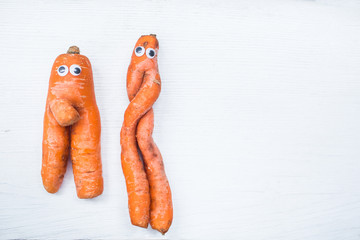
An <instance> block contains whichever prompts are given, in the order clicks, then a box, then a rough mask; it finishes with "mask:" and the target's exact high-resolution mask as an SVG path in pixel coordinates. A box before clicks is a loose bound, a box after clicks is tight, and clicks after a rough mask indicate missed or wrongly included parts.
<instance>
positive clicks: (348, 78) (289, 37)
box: [0, 0, 360, 240]
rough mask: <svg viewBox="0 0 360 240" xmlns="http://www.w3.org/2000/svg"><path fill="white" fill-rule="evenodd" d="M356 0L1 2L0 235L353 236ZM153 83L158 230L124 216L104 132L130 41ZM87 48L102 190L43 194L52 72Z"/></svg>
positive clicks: (358, 103)
mask: <svg viewBox="0 0 360 240" xmlns="http://www.w3.org/2000/svg"><path fill="white" fill-rule="evenodd" d="M359 13H360V3H359V1H356V0H348V1H340V0H328V1H325V0H323V1H321V0H320V1H302V0H288V1H284V0H273V1H265V0H264V1H261V0H255V1H230V0H223V1H215V0H210V1H190V0H185V1H161V0H153V1H145V0H141V1H140V0H137V1H115V0H114V1H110V0H109V1H95V0H93V1H85V0H79V1H70V0H66V1H42V0H37V1H35V0H34V1H25V0H19V1H12V0H3V1H1V2H0V69H1V77H0V112H1V117H0V146H1V147H0V239H18V238H21V239H80V238H81V239H83V238H85V239H164V238H165V239H166V238H169V239H257V240H258V239H266V240H269V239H276V240H295V239H301V240H304V239H314V240H329V239H334V240H338V239H341V240H355V239H360V187H359V182H360V174H359V171H360V161H359V158H360V147H359V144H360V127H359V123H360V111H359V109H360V81H359V77H360V67H359V66H360V14H359ZM149 33H156V34H157V36H158V39H159V41H160V52H159V67H160V73H161V76H162V80H163V88H162V92H161V95H160V98H159V99H158V101H157V102H156V104H155V106H154V111H155V131H154V139H156V143H157V144H158V146H159V148H160V149H161V151H162V154H163V158H164V161H165V168H166V172H167V176H168V178H169V181H170V185H171V188H172V192H173V202H174V221H173V225H172V227H171V229H170V231H169V232H168V233H167V234H166V236H164V237H163V236H161V235H160V234H159V233H157V232H155V231H153V230H150V229H148V230H145V229H139V228H136V227H133V226H131V225H130V220H129V216H128V210H127V196H126V189H125V182H124V177H123V175H122V171H121V164H120V139H119V133H120V128H121V125H122V120H123V113H124V110H125V108H126V106H127V105H128V100H127V95H126V88H125V79H126V70H127V67H128V64H129V61H130V56H131V51H132V48H133V46H134V43H135V42H136V40H137V38H138V37H139V35H141V34H149ZM71 45H77V46H79V47H80V50H81V52H82V53H83V54H85V55H86V56H88V57H89V59H90V61H91V63H92V65H93V71H94V82H95V91H96V96H97V102H98V106H99V109H100V113H101V120H102V160H103V171H104V173H103V175H104V193H103V195H102V196H100V197H98V198H96V199H93V200H79V199H77V197H76V192H75V186H74V181H73V176H72V171H71V169H70V168H71V164H69V169H68V170H67V173H66V175H65V179H64V182H63V185H62V187H61V189H60V191H59V192H58V193H57V194H55V195H50V194H48V193H47V192H46V191H45V190H44V189H43V187H42V183H41V177H40V168H41V139H42V120H43V113H44V106H45V100H46V93H47V87H48V79H49V76H50V69H51V65H52V63H53V61H54V59H55V58H56V56H57V55H59V54H60V53H64V52H65V51H66V50H67V48H68V47H69V46H71Z"/></svg>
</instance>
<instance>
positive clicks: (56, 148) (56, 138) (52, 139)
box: [41, 106, 69, 193]
mask: <svg viewBox="0 0 360 240" xmlns="http://www.w3.org/2000/svg"><path fill="white" fill-rule="evenodd" d="M47 108H50V107H49V106H47ZM43 139H44V140H43V143H42V149H43V150H42V152H43V154H42V167H41V176H42V180H43V185H44V188H45V189H46V191H48V192H49V193H56V192H57V191H58V190H59V188H60V186H61V184H62V182H63V179H64V175H65V172H66V165H67V160H68V156H69V129H67V128H64V127H61V126H60V125H59V124H58V123H57V121H56V120H55V118H54V116H53V115H52V113H51V112H50V109H48V110H47V111H46V112H45V116H44V131H43Z"/></svg>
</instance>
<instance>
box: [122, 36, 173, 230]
mask: <svg viewBox="0 0 360 240" xmlns="http://www.w3.org/2000/svg"><path fill="white" fill-rule="evenodd" d="M158 49H159V43H158V40H157V39H156V35H153V34H150V35H145V36H141V37H140V38H139V40H138V41H137V43H136V45H135V49H134V52H133V55H132V58H131V63H130V66H129V68H128V75H127V93H128V97H129V100H130V104H129V106H128V108H127V109H126V111H125V117H124V123H123V126H122V129H121V160H122V167H123V172H124V175H125V179H126V186H127V192H128V197H129V212H130V218H131V222H132V224H133V225H136V226H140V227H145V228H146V227H147V226H148V223H149V220H150V225H151V227H152V228H153V229H156V230H158V231H160V232H161V233H162V234H165V233H166V232H167V231H168V229H169V228H170V225H171V223H172V217H173V208H172V199H171V190H170V186H169V182H168V180H167V177H166V175H165V170H164V165H163V160H162V156H161V153H160V151H159V149H158V147H157V146H156V144H155V142H154V140H153V138H152V132H153V128H154V112H153V109H152V106H153V104H154V103H155V101H156V100H157V98H158V96H159V94H160V90H161V79H160V75H159V71H158V64H157V52H158ZM137 146H139V149H140V151H141V153H142V156H143V160H144V164H143V163H142V162H141V160H140V156H139V154H138V148H137Z"/></svg>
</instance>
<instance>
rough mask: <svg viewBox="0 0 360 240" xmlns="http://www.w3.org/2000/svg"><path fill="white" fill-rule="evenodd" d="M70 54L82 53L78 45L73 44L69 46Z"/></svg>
mask: <svg viewBox="0 0 360 240" xmlns="http://www.w3.org/2000/svg"><path fill="white" fill-rule="evenodd" d="M67 53H68V54H80V49H79V47H77V46H71V47H69V50H68V51H67Z"/></svg>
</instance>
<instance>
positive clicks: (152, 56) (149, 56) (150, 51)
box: [146, 48, 156, 58]
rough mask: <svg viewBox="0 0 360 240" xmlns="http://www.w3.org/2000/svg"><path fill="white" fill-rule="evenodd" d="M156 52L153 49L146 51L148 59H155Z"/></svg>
mask: <svg viewBox="0 0 360 240" xmlns="http://www.w3.org/2000/svg"><path fill="white" fill-rule="evenodd" d="M155 54H156V53H155V50H154V49H152V48H148V49H146V56H147V57H148V58H154V57H155Z"/></svg>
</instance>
